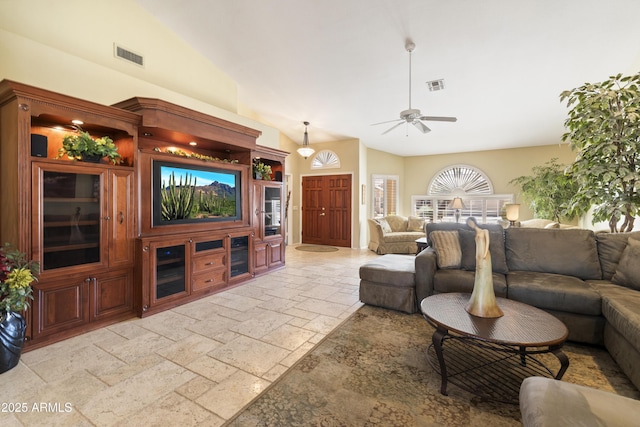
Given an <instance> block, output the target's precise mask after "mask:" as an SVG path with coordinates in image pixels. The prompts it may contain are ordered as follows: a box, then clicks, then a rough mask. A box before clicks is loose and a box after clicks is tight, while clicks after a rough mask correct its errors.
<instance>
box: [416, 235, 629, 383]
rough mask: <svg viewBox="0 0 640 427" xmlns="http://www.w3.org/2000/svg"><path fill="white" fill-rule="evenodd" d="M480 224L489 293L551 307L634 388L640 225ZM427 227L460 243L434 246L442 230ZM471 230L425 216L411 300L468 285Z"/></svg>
mask: <svg viewBox="0 0 640 427" xmlns="http://www.w3.org/2000/svg"><path fill="white" fill-rule="evenodd" d="M482 227H484V228H487V229H489V231H490V242H491V244H490V253H491V258H492V267H493V284H494V290H495V293H496V296H501V297H505V298H509V299H513V300H517V301H520V302H524V303H527V304H530V305H533V306H535V307H538V308H541V309H543V310H545V311H548V312H549V313H551V314H553V315H555V316H556V317H558V318H559V319H561V320H562V321H563V322H564V323H565V324H566V325H567V328H568V329H569V338H568V339H569V340H572V341H577V342H583V343H589V344H598V345H604V346H605V347H606V349H607V350H608V351H609V353H610V354H611V356H612V357H613V358H614V359H615V361H616V362H617V363H618V365H619V366H620V367H621V368H622V370H623V371H624V372H625V374H626V375H627V376H628V377H629V378H630V379H631V381H632V382H633V383H634V384H635V386H636V387H638V388H639V389H640V232H634V233H618V234H610V233H597V234H595V233H593V232H592V231H590V230H583V229H533V228H508V229H506V230H504V229H503V228H502V227H500V226H497V225H483V226H482ZM435 231H440V232H441V231H445V232H448V233H451V232H453V233H458V238H459V239H458V242H459V244H460V247H459V248H457V247H456V248H453V249H452V248H450V247H440V248H438V241H440V240H442V239H440V237H441V236H442V233H436V234H435V235H432V234H431V233H433V232H435ZM445 234H446V233H445ZM474 235H475V233H474V232H473V231H472V230H471V228H469V227H468V226H467V225H465V224H452V223H431V224H427V242H428V243H429V247H428V248H427V249H426V250H424V251H422V252H421V253H420V254H419V255H418V256H416V258H415V282H416V288H415V294H416V295H415V300H416V301H417V302H418V303H419V302H420V301H422V299H423V298H425V297H427V296H429V295H432V294H436V293H442V292H471V291H472V289H473V283H474V274H475V241H474ZM449 236H450V234H449ZM434 237H436V241H434V240H433V238H434ZM440 245H441V246H442V243H441V244H440ZM450 246H455V244H454V245H450ZM451 250H453V253H454V256H453V258H451V257H450V256H449V255H450V253H449V252H450V251H451ZM458 251H459V253H460V262H459V264H456V262H455V261H456V256H455V254H457V253H458ZM446 258H450V259H448V260H447V261H446V262H447V263H446V264H444V265H443V262H444V261H445V259H446ZM452 259H453V261H452Z"/></svg>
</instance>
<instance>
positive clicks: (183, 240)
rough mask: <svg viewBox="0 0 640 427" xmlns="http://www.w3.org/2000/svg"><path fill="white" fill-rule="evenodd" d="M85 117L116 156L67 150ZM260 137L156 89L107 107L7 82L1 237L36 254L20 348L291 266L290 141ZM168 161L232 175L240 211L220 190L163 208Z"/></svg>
mask: <svg viewBox="0 0 640 427" xmlns="http://www.w3.org/2000/svg"><path fill="white" fill-rule="evenodd" d="M78 123H82V124H81V125H80V126H81V128H82V129H83V130H84V131H87V132H88V133H89V134H90V135H91V137H92V138H94V139H98V138H101V137H104V136H108V137H109V138H110V139H111V140H113V141H114V144H115V145H116V146H117V147H118V153H119V154H120V155H121V156H122V162H120V163H119V164H117V165H114V164H111V163H107V162H106V159H102V160H100V161H98V162H97V163H90V162H82V161H78V160H74V159H69V158H67V157H66V156H65V157H60V156H59V150H60V148H61V147H62V141H63V139H64V137H65V136H67V135H70V134H71V133H74V132H75V130H76V128H75V127H74V126H77V125H78ZM259 135H260V131H258V130H255V129H251V128H248V127H245V126H243V125H240V124H236V123H231V122H228V121H226V120H222V119H219V118H216V117H212V116H209V115H207V114H204V113H201V112H198V111H194V110H190V109H187V108H184V107H181V106H178V105H174V104H171V103H168V102H165V101H161V100H157V99H151V98H131V99H129V100H127V101H122V102H120V103H118V104H115V105H112V106H105V105H100V104H96V103H93V102H90V101H86V100H82V99H78V98H74V97H70V96H66V95H62V94H58V93H55V92H50V91H47V90H43V89H39V88H35V87H32V86H28V85H24V84H21V83H17V82H12V81H9V80H3V81H1V82H0V162H1V165H0V166H1V167H0V183H2V185H0V200H2V201H3V204H2V209H0V243H4V242H9V243H11V244H13V245H14V246H16V247H17V249H19V250H21V251H23V252H25V253H26V255H27V257H28V258H30V259H33V260H35V261H37V262H38V263H39V264H40V266H41V272H40V277H39V281H38V282H37V283H35V284H34V285H33V288H34V300H33V303H32V305H31V308H30V309H29V310H28V311H27V313H26V319H27V333H26V339H27V341H26V344H25V350H30V349H33V348H37V347H40V346H43V345H46V344H49V343H52V342H55V341H59V340H61V339H65V338H68V337H71V336H73V335H78V334H81V333H83V332H86V331H89V330H92V329H96V328H98V327H101V326H104V325H107V324H109V323H113V322H117V321H120V320H122V319H124V318H127V317H131V316H134V315H135V314H136V313H137V314H138V315H140V316H145V315H148V314H151V313H155V312H159V311H162V310H166V309H168V308H171V307H175V306H177V305H180V304H183V303H185V302H188V301H192V300H195V299H197V298H201V297H203V296H206V295H208V294H211V293H213V292H217V291H220V290H222V289H225V288H228V287H230V286H236V285H238V284H240V283H242V282H244V281H246V280H249V279H251V278H252V277H253V275H254V271H258V272H264V271H268V270H270V269H273V268H275V267H278V266H282V265H284V235H285V234H284V233H285V230H284V221H283V213H284V206H283V200H284V199H283V187H282V186H283V183H282V182H281V181H282V176H283V174H284V158H285V156H286V155H287V154H288V153H285V152H283V151H280V150H276V149H271V148H266V147H257V145H256V139H257V138H258V136H259ZM32 141H33V143H32ZM257 157H262V158H263V159H264V161H265V162H267V163H268V164H270V165H271V166H272V170H273V174H272V176H271V178H272V180H273V181H270V182H267V181H262V182H258V181H255V180H254V179H252V177H251V164H252V162H253V160H254V159H255V158H257ZM163 162H164V163H163ZM161 164H164V165H165V166H167V165H169V164H171V165H173V166H174V167H178V166H179V167H180V168H182V169H185V170H188V171H189V173H193V174H195V173H198V174H200V172H202V171H205V172H206V173H207V175H206V176H207V177H208V178H209V181H210V182H212V183H218V184H219V182H218V180H216V179H211V177H212V176H217V175H215V174H219V175H220V176H229V177H231V176H232V177H234V178H233V180H234V181H233V183H232V184H229V183H226V182H225V183H224V184H226V187H228V188H230V189H233V191H230V190H229V191H226V190H225V191H226V192H224V196H221V197H222V199H223V200H226V199H225V198H226V197H227V195H233V196H232V197H233V198H234V200H235V202H234V203H235V206H236V209H235V214H234V215H229V214H228V212H227V211H219V210H218V211H216V210H215V209H217V208H216V205H215V204H212V203H211V200H212V199H214V198H215V197H208V196H207V197H204V198H203V197H202V196H200V198H199V202H198V203H201V204H202V205H201V206H200V207H199V208H202V207H204V208H205V209H202V210H199V211H197V212H196V211H190V212H191V214H194V212H196V214H197V215H194V216H193V217H191V216H187V217H186V219H185V218H183V217H180V221H175V222H171V220H172V219H174V218H173V217H171V218H169V220H165V219H164V217H162V216H160V218H161V219H160V220H159V219H158V218H157V216H158V213H159V212H160V213H161V212H162V209H163V207H164V205H162V202H161V200H162V196H161V194H162V193H163V190H162V189H163V188H164V187H163V185H162V184H159V182H161V181H159V179H160V176H158V175H161V174H159V172H158V171H157V168H156V166H158V165H161ZM158 167H160V166H158ZM220 181H222V180H220ZM199 185H201V186H203V187H205V186H209V183H206V184H205V183H202V184H199ZM226 187H225V188H226ZM212 188H213V187H212ZM217 188H220V185H218V187H217ZM207 190H209V189H207ZM188 191H189V190H185V192H188ZM199 191H200V192H202V191H204V190H199ZM211 191H217V190H211ZM174 194H175V193H174ZM216 194H217V193H216ZM207 195H209V193H207ZM203 201H204V202H203ZM207 202H208V204H206V203H207ZM205 204H206V205H205ZM228 205H229V203H227V205H225V206H227V207H228ZM211 209H213V211H212V210H211ZM203 212H204V213H203ZM254 212H257V214H254ZM199 215H205V216H204V217H202V216H199ZM206 215H210V216H206ZM203 218H204V220H203ZM163 221H164V222H163Z"/></svg>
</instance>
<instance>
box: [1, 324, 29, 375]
mask: <svg viewBox="0 0 640 427" xmlns="http://www.w3.org/2000/svg"><path fill="white" fill-rule="evenodd" d="M26 329H27V322H25V320H24V318H23V317H22V315H21V314H20V313H15V312H12V311H9V312H3V313H2V314H1V315H0V374H1V373H3V372H6V371H8V370H9V369H12V368H13V367H15V366H16V365H17V364H18V362H19V361H20V354H21V353H22V346H23V344H24V333H25V330H26Z"/></svg>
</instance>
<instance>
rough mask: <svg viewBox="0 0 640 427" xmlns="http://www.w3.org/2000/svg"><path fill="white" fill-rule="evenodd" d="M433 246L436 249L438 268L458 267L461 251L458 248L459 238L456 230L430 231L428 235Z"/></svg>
mask: <svg viewBox="0 0 640 427" xmlns="http://www.w3.org/2000/svg"><path fill="white" fill-rule="evenodd" d="M429 238H430V239H431V242H432V243H433V248H434V249H435V251H436V260H437V263H438V268H441V269H445V268H460V260H461V258H462V251H461V250H460V240H459V239H458V232H457V231H456V230H452V231H443V230H436V231H432V232H431V234H430V235H429Z"/></svg>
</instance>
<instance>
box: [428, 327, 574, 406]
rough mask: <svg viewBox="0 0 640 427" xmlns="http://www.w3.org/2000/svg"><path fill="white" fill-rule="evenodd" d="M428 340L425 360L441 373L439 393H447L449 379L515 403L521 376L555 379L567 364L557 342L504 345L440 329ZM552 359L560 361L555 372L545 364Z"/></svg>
mask: <svg viewBox="0 0 640 427" xmlns="http://www.w3.org/2000/svg"><path fill="white" fill-rule="evenodd" d="M432 341H433V342H432V344H431V345H430V346H429V347H428V348H427V350H426V356H427V361H428V362H429V364H430V365H431V366H432V367H433V369H434V370H436V371H437V372H438V373H439V374H440V376H441V386H440V392H441V393H442V394H443V395H447V383H448V382H449V381H450V382H451V383H453V384H455V385H456V386H458V387H460V388H461V389H463V390H466V391H468V392H470V393H473V394H475V395H478V396H481V397H483V398H486V399H490V400H495V401H498V402H503V403H509V404H518V395H519V391H520V385H521V384H522V381H523V380H524V379H525V378H527V377H531V376H542V377H548V378H555V379H557V380H559V379H561V378H562V376H563V375H564V373H565V371H566V370H567V368H568V367H569V359H568V358H567V356H566V355H565V354H564V353H563V352H562V351H561V347H560V346H555V347H515V346H507V345H500V344H493V343H488V342H484V341H481V340H478V339H475V338H470V337H462V336H454V335H449V334H448V332H446V331H441V330H436V332H435V333H434V334H433V338H432ZM445 342H446V346H445V345H444V344H445ZM445 357H446V363H445ZM552 363H555V364H558V363H559V365H560V366H559V367H558V368H557V373H556V374H554V373H553V372H554V370H552V369H551V368H550V367H549V365H551V364H552Z"/></svg>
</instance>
